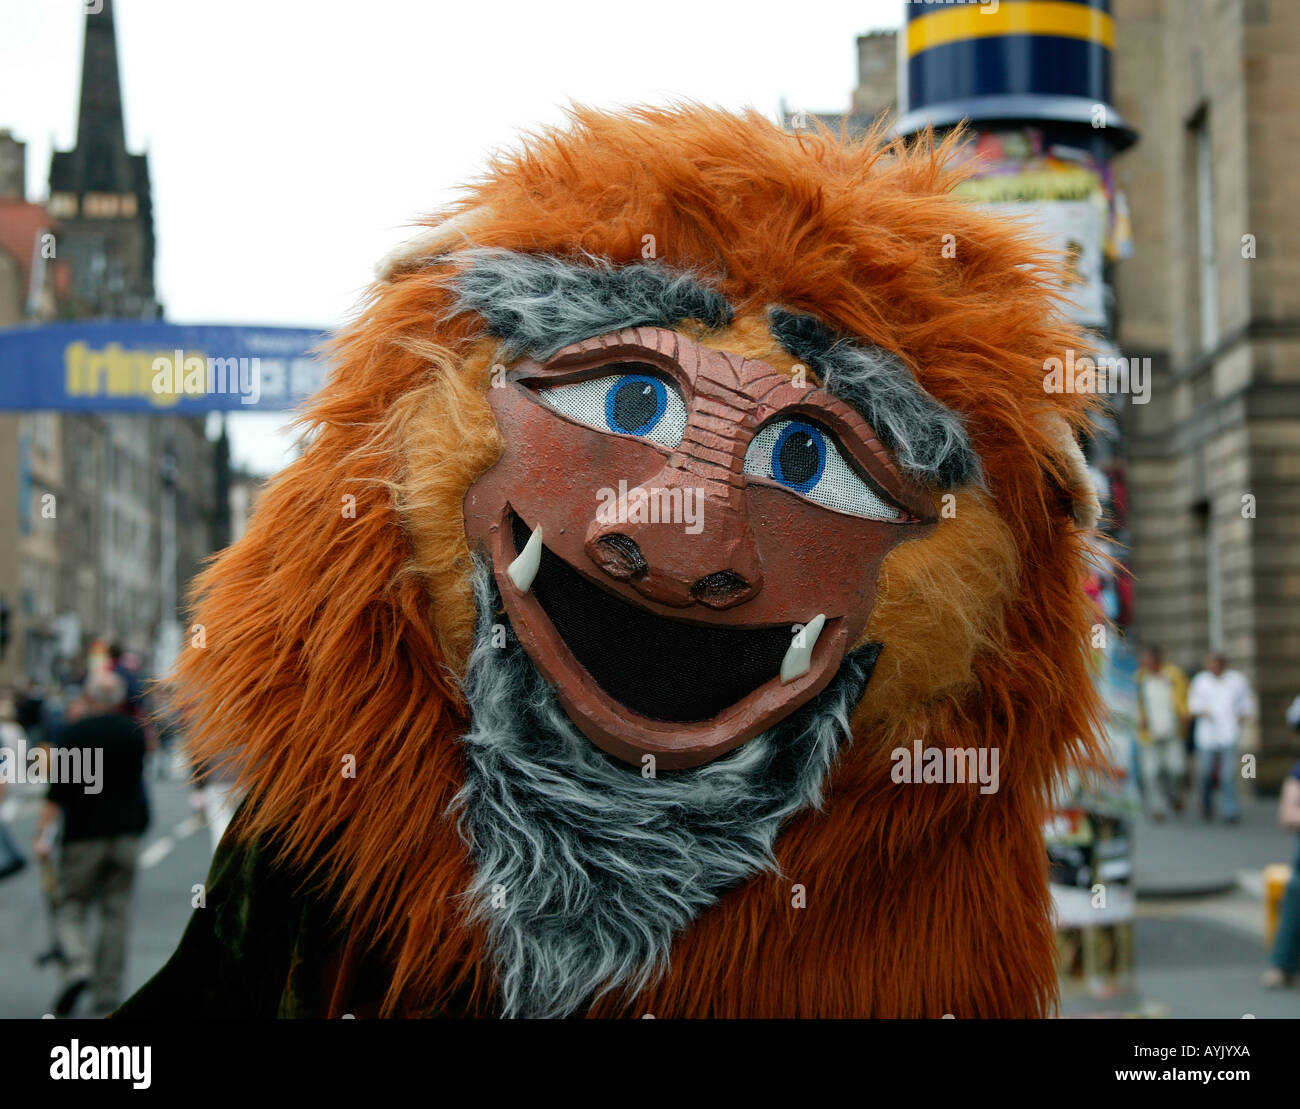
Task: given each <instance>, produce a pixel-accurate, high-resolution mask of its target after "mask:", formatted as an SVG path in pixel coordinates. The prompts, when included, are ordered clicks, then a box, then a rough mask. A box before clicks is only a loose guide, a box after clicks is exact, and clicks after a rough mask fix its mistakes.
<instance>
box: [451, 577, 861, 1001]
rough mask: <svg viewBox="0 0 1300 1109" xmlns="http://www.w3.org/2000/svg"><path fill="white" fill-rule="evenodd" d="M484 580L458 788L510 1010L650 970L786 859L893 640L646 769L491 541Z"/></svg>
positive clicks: (480, 905) (619, 984) (627, 986)
mask: <svg viewBox="0 0 1300 1109" xmlns="http://www.w3.org/2000/svg"><path fill="white" fill-rule="evenodd" d="M474 593H475V600H476V603H477V608H478V618H477V625H476V629H475V637H474V647H473V650H472V652H471V654H470V658H469V664H468V668H467V672H466V678H465V683H464V685H465V693H466V697H467V700H468V702H469V706H470V711H471V724H470V730H469V732H468V733H467V734H466V735H465V736H464V738H463V742H464V744H465V755H466V760H465V784H464V786H463V787H462V789H461V790H460V792H459V793H458V794H457V796H456V799H455V801H454V802H453V809H454V810H455V811H456V812H457V814H458V820H459V829H460V834H461V835H462V837H464V839H465V840H466V842H467V843H468V844H469V846H470V850H471V853H472V854H473V856H474V860H475V864H476V875H475V878H474V881H473V883H472V885H471V888H470V890H469V891H468V894H467V896H468V897H469V899H470V901H471V904H472V908H471V913H472V915H473V916H474V917H475V918H477V919H479V920H482V921H483V922H484V923H485V924H486V926H487V932H488V939H489V944H490V947H491V951H492V955H493V957H494V959H495V961H496V967H497V971H498V977H499V981H500V988H501V1001H502V1009H503V1015H505V1016H508V1017H563V1016H568V1015H570V1014H573V1013H576V1012H580V1011H582V1010H585V1009H586V1008H588V1007H590V1005H591V1004H592V1003H593V1002H594V1001H595V1000H596V998H598V997H600V996H601V995H602V994H604V993H606V992H608V991H609V990H613V989H617V988H622V989H623V990H624V991H625V994H626V996H632V995H634V994H636V993H637V992H639V991H640V990H642V989H644V988H645V987H646V986H648V985H650V984H651V983H652V982H654V981H655V980H656V979H657V978H658V977H659V976H660V975H661V974H662V973H663V971H664V970H665V969H666V968H667V965H668V956H669V951H670V949H671V946H672V942H673V939H674V937H675V936H676V935H677V933H678V932H680V931H681V929H682V928H684V927H685V926H686V925H687V924H689V923H690V922H691V921H692V920H693V919H695V917H697V916H698V915H699V914H700V912H702V911H703V910H704V909H705V908H707V907H708V906H709V905H711V904H713V903H714V902H715V901H716V900H717V899H718V897H719V896H720V895H721V894H722V893H724V892H725V891H726V890H728V889H730V888H732V887H735V886H737V885H739V884H740V883H741V882H744V881H745V880H746V879H748V878H750V877H752V876H753V875H755V874H757V873H759V872H760V871H763V870H772V871H774V872H775V871H776V869H777V866H776V859H775V856H774V854H773V845H774V843H775V841H776V837H777V833H778V832H779V831H780V829H781V826H782V824H783V823H784V822H785V821H786V820H787V819H788V818H789V817H791V816H793V815H794V814H795V813H797V812H799V811H800V810H802V809H805V808H808V807H820V806H821V803H822V787H823V784H824V783H825V780H826V777H827V774H828V772H829V770H830V768H831V765H832V763H833V761H834V759H835V756H836V753H837V751H838V750H839V747H840V744H841V742H842V741H843V740H845V739H847V738H849V736H850V731H849V716H850V714H851V713H852V711H853V709H854V707H855V706H856V705H857V703H858V701H859V700H861V698H862V694H863V692H864V691H865V689H866V686H867V682H868V681H869V679H870V677H871V671H872V668H873V667H874V665H875V662H876V658H877V656H878V655H879V653H880V645H879V644H874V643H873V644H867V645H865V646H863V647H861V648H859V649H858V650H857V651H854V652H851V653H850V654H849V655H848V656H846V658H845V660H844V662H843V664H842V665H841V667H840V670H839V672H838V673H837V674H836V676H835V678H834V679H833V680H832V681H831V684H830V685H829V686H828V687H827V688H826V689H825V690H824V691H823V692H822V693H821V694H819V695H818V696H817V697H815V698H813V700H812V701H810V702H809V703H808V704H806V705H804V706H803V707H801V708H800V709H798V710H797V711H796V712H794V713H793V714H791V715H790V716H789V717H787V718H786V719H785V720H782V721H780V722H779V723H777V724H775V725H773V726H772V727H771V728H769V729H768V730H767V731H765V732H763V733H761V734H760V735H759V736H757V737H755V738H754V739H752V740H750V741H749V742H748V743H745V744H743V745H742V746H741V747H739V748H738V749H737V750H735V751H733V752H731V753H730V754H728V755H724V756H723V757H722V758H719V759H716V760H715V761H713V762H710V763H706V764H705V765H703V766H700V767H696V768H694V769H691V770H680V771H669V772H665V773H664V774H662V775H660V776H658V777H653V778H647V777H643V776H642V773H641V771H640V770H639V769H638V768H636V767H633V766H630V765H628V764H625V763H623V762H620V761H618V760H617V759H614V758H612V757H610V756H608V755H606V754H605V753H604V752H602V751H601V750H599V749H598V748H597V747H596V746H595V745H594V744H592V743H591V741H590V740H588V739H587V738H586V737H585V736H583V735H582V733H581V732H579V731H578V729H577V728H576V727H574V725H573V723H572V722H571V721H570V720H569V718H568V716H566V715H565V713H564V710H563V709H562V708H561V707H560V704H559V702H558V700H557V699H556V696H555V692H554V690H553V689H552V688H551V687H550V686H549V685H548V684H547V683H546V681H545V680H544V679H543V678H542V676H541V674H539V673H538V671H537V669H536V668H535V667H534V666H533V664H532V662H531V660H530V659H529V658H528V656H527V655H526V654H525V653H524V650H523V648H522V647H521V646H520V645H519V642H518V640H517V639H516V638H515V636H514V634H513V630H512V629H511V628H510V626H509V623H508V618H507V617H506V616H505V614H504V611H503V608H502V602H501V596H500V594H499V592H498V591H497V588H496V583H495V581H494V580H493V577H492V570H491V567H490V565H489V564H488V562H487V561H486V560H485V559H483V558H481V557H478V556H476V557H475V566H474ZM494 624H499V625H501V626H503V627H504V629H505V634H506V639H505V646H503V647H496V646H493V625H494ZM497 638H498V642H499V641H500V637H499V633H498V636H497Z"/></svg>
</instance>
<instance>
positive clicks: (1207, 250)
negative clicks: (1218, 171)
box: [1189, 106, 1219, 351]
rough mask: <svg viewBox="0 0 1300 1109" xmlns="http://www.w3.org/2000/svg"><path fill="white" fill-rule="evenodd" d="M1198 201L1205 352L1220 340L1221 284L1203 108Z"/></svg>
mask: <svg viewBox="0 0 1300 1109" xmlns="http://www.w3.org/2000/svg"><path fill="white" fill-rule="evenodd" d="M1189 130H1190V131H1191V135H1190V139H1191V145H1192V156H1193V159H1194V161H1193V174H1194V181H1195V191H1196V195H1195V201H1196V274H1197V313H1198V315H1199V316H1200V319H1201V350H1202V351H1208V350H1213V349H1214V345H1215V343H1217V342H1218V341H1219V317H1218V302H1217V298H1218V287H1217V285H1218V283H1217V280H1216V278H1217V274H1216V271H1215V265H1214V154H1213V150H1212V144H1211V142H1210V115H1209V110H1208V108H1206V107H1204V106H1202V107H1201V109H1200V110H1199V111H1198V112H1197V113H1196V115H1195V116H1193V117H1192V121H1191V124H1190V125H1189Z"/></svg>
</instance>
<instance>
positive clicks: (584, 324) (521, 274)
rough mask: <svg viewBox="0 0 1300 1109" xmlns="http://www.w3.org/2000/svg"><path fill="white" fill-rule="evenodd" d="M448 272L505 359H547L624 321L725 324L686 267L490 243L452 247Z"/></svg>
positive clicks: (461, 305)
mask: <svg viewBox="0 0 1300 1109" xmlns="http://www.w3.org/2000/svg"><path fill="white" fill-rule="evenodd" d="M449 260H452V261H454V262H456V263H458V264H459V265H460V269H459V271H458V272H457V274H456V275H455V276H454V277H453V278H452V287H453V289H454V291H455V294H456V310H457V311H458V312H476V313H477V314H478V315H479V316H480V317H482V319H483V321H484V323H485V324H486V325H487V330H488V332H489V334H492V335H495V336H497V337H498V338H500V339H502V340H504V346H505V349H504V351H503V353H504V354H505V355H506V356H507V357H515V356H517V355H520V354H524V353H527V354H530V355H532V356H533V357H534V358H538V359H542V360H545V359H547V358H549V357H551V355H553V354H555V353H556V352H557V351H559V350H561V349H562V348H564V347H566V346H569V345H570V344H572V343H577V342H581V341H582V340H583V339H590V338H593V337H594V336H596V335H604V334H607V333H608V332H611V331H618V330H621V329H622V328H625V327H667V328H673V327H676V326H677V325H678V324H680V323H681V322H682V321H683V320H689V319H698V320H701V321H703V322H704V323H705V324H706V325H707V326H709V327H713V328H717V327H726V326H727V324H729V323H730V322H731V320H732V318H733V315H734V311H733V309H732V307H731V305H730V304H728V303H727V300H726V298H725V297H723V296H722V294H721V293H719V292H718V291H717V290H716V289H711V288H709V287H708V286H707V285H704V284H703V283H701V282H700V281H699V280H698V279H697V278H695V277H693V276H692V275H690V274H687V273H681V272H675V271H673V270H670V269H668V268H667V267H665V266H662V265H659V264H657V263H647V262H638V263H634V264H631V265H624V266H616V265H614V264H613V263H612V262H610V261H608V260H607V259H603V258H596V257H591V256H588V257H587V259H586V261H585V263H584V264H581V265H579V264H576V263H573V262H568V261H565V260H564V259H561V258H555V257H553V256H551V255H546V254H525V253H520V252H517V251H512V250H502V249H499V248H493V247H475V248H473V249H470V250H464V251H458V252H457V253H456V254H454V255H452V256H451V258H450V259H449Z"/></svg>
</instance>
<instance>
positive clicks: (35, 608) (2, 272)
mask: <svg viewBox="0 0 1300 1109" xmlns="http://www.w3.org/2000/svg"><path fill="white" fill-rule="evenodd" d="M25 178H26V149H25V146H24V144H23V143H21V142H19V141H18V140H17V139H15V138H14V137H13V135H12V134H10V132H9V131H7V130H6V131H0V327H5V326H9V325H11V324H15V323H19V322H21V321H23V320H25V319H33V318H35V319H40V318H46V319H48V318H49V317H50V316H51V315H53V312H54V297H55V284H54V271H53V269H52V268H50V267H48V266H47V265H46V264H45V263H46V259H47V256H48V254H49V250H50V247H51V245H52V232H53V230H54V227H55V225H54V222H53V221H52V220H51V219H50V216H49V214H48V212H47V211H46V210H45V208H44V207H43V206H42V205H39V204H29V203H28V202H27V200H26V197H25V195H24V182H25ZM61 435H62V425H61V417H60V416H59V415H58V414H57V413H53V412H34V413H22V414H19V413H13V412H0V490H3V500H2V501H0V503H3V504H5V508H6V516H7V519H6V520H5V527H4V533H5V542H4V543H3V544H0V622H2V623H3V634H2V635H0V638H3V639H4V640H5V642H4V649H3V654H0V677H3V678H4V679H8V680H10V681H12V680H14V679H15V678H17V677H18V676H20V674H22V673H23V672H24V671H25V670H27V669H29V668H30V669H32V670H34V671H36V672H38V673H40V672H43V671H46V670H48V669H49V667H50V666H51V665H52V664H53V662H54V659H55V657H56V656H57V653H58V650H57V648H58V635H57V620H56V618H57V602H56V598H57V586H58V577H59V554H60V552H59V542H58V539H59V537H58V517H57V506H58V500H59V497H60V496H61V494H62V492H63V453H62V451H61V450H60V449H59V444H60V439H61Z"/></svg>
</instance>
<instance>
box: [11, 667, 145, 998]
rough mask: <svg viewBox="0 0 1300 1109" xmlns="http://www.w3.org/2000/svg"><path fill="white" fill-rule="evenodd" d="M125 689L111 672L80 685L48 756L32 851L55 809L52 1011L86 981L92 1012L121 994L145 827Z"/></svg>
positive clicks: (44, 846)
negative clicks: (91, 922) (58, 965)
mask: <svg viewBox="0 0 1300 1109" xmlns="http://www.w3.org/2000/svg"><path fill="white" fill-rule="evenodd" d="M126 696H127V691H126V684H125V682H123V680H122V678H121V677H119V676H118V675H117V674H114V673H112V672H103V673H100V674H97V675H95V676H94V677H92V678H91V679H90V680H89V681H87V683H86V689H85V700H86V701H87V709H88V711H87V714H86V715H85V716H83V717H82V718H81V719H79V720H77V721H76V722H75V723H73V724H70V725H68V726H67V727H66V728H64V729H63V730H62V732H61V734H60V736H59V743H58V748H57V750H56V751H53V752H52V753H51V759H50V764H51V765H50V787H49V793H48V795H47V801H46V804H45V808H44V810H43V811H42V813H41V817H40V821H39V823H38V827H37V833H36V844H35V852H36V854H37V857H44V856H45V855H47V854H48V853H49V852H50V850H51V847H50V841H51V839H52V831H53V827H54V824H55V822H56V820H57V819H58V817H59V816H60V815H62V817H63V842H62V847H61V850H60V853H59V867H58V870H59V909H58V914H57V918H56V928H57V931H58V935H59V941H60V943H61V945H62V948H63V952H64V956H65V958H64V963H63V984H62V988H61V990H60V993H59V996H58V998H57V1000H56V1001H55V1003H54V1012H55V1015H56V1016H68V1015H70V1014H71V1013H72V1012H73V1010H74V1009H75V1008H76V1006H77V1002H78V1000H79V999H80V997H81V995H82V994H83V993H84V992H85V990H86V988H87V987H91V993H92V999H93V1003H94V1012H95V1013H96V1014H97V1015H104V1014H106V1013H108V1012H109V1011H110V1010H111V1009H113V1007H114V1006H115V1005H116V1004H117V1003H118V1001H119V1000H120V999H121V992H122V979H123V971H124V969H125V965H126V942H127V926H128V920H129V914H130V905H131V892H132V886H133V885H134V882H135V869H136V853H137V851H138V848H139V842H140V836H141V835H142V834H143V832H144V830H145V829H146V828H147V827H148V825H149V806H148V800H147V798H146V796H145V789H144V755H145V736H144V732H143V731H142V730H141V728H140V725H139V724H137V723H136V722H135V721H134V720H133V719H132V718H131V717H130V716H128V715H126V713H125V711H124V706H125V703H126ZM92 905H97V906H98V909H99V924H100V933H99V941H98V943H97V944H96V946H95V948H94V956H93V960H92V955H91V944H90V938H89V935H88V929H87V916H88V914H89V911H90V907H91V906H92Z"/></svg>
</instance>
